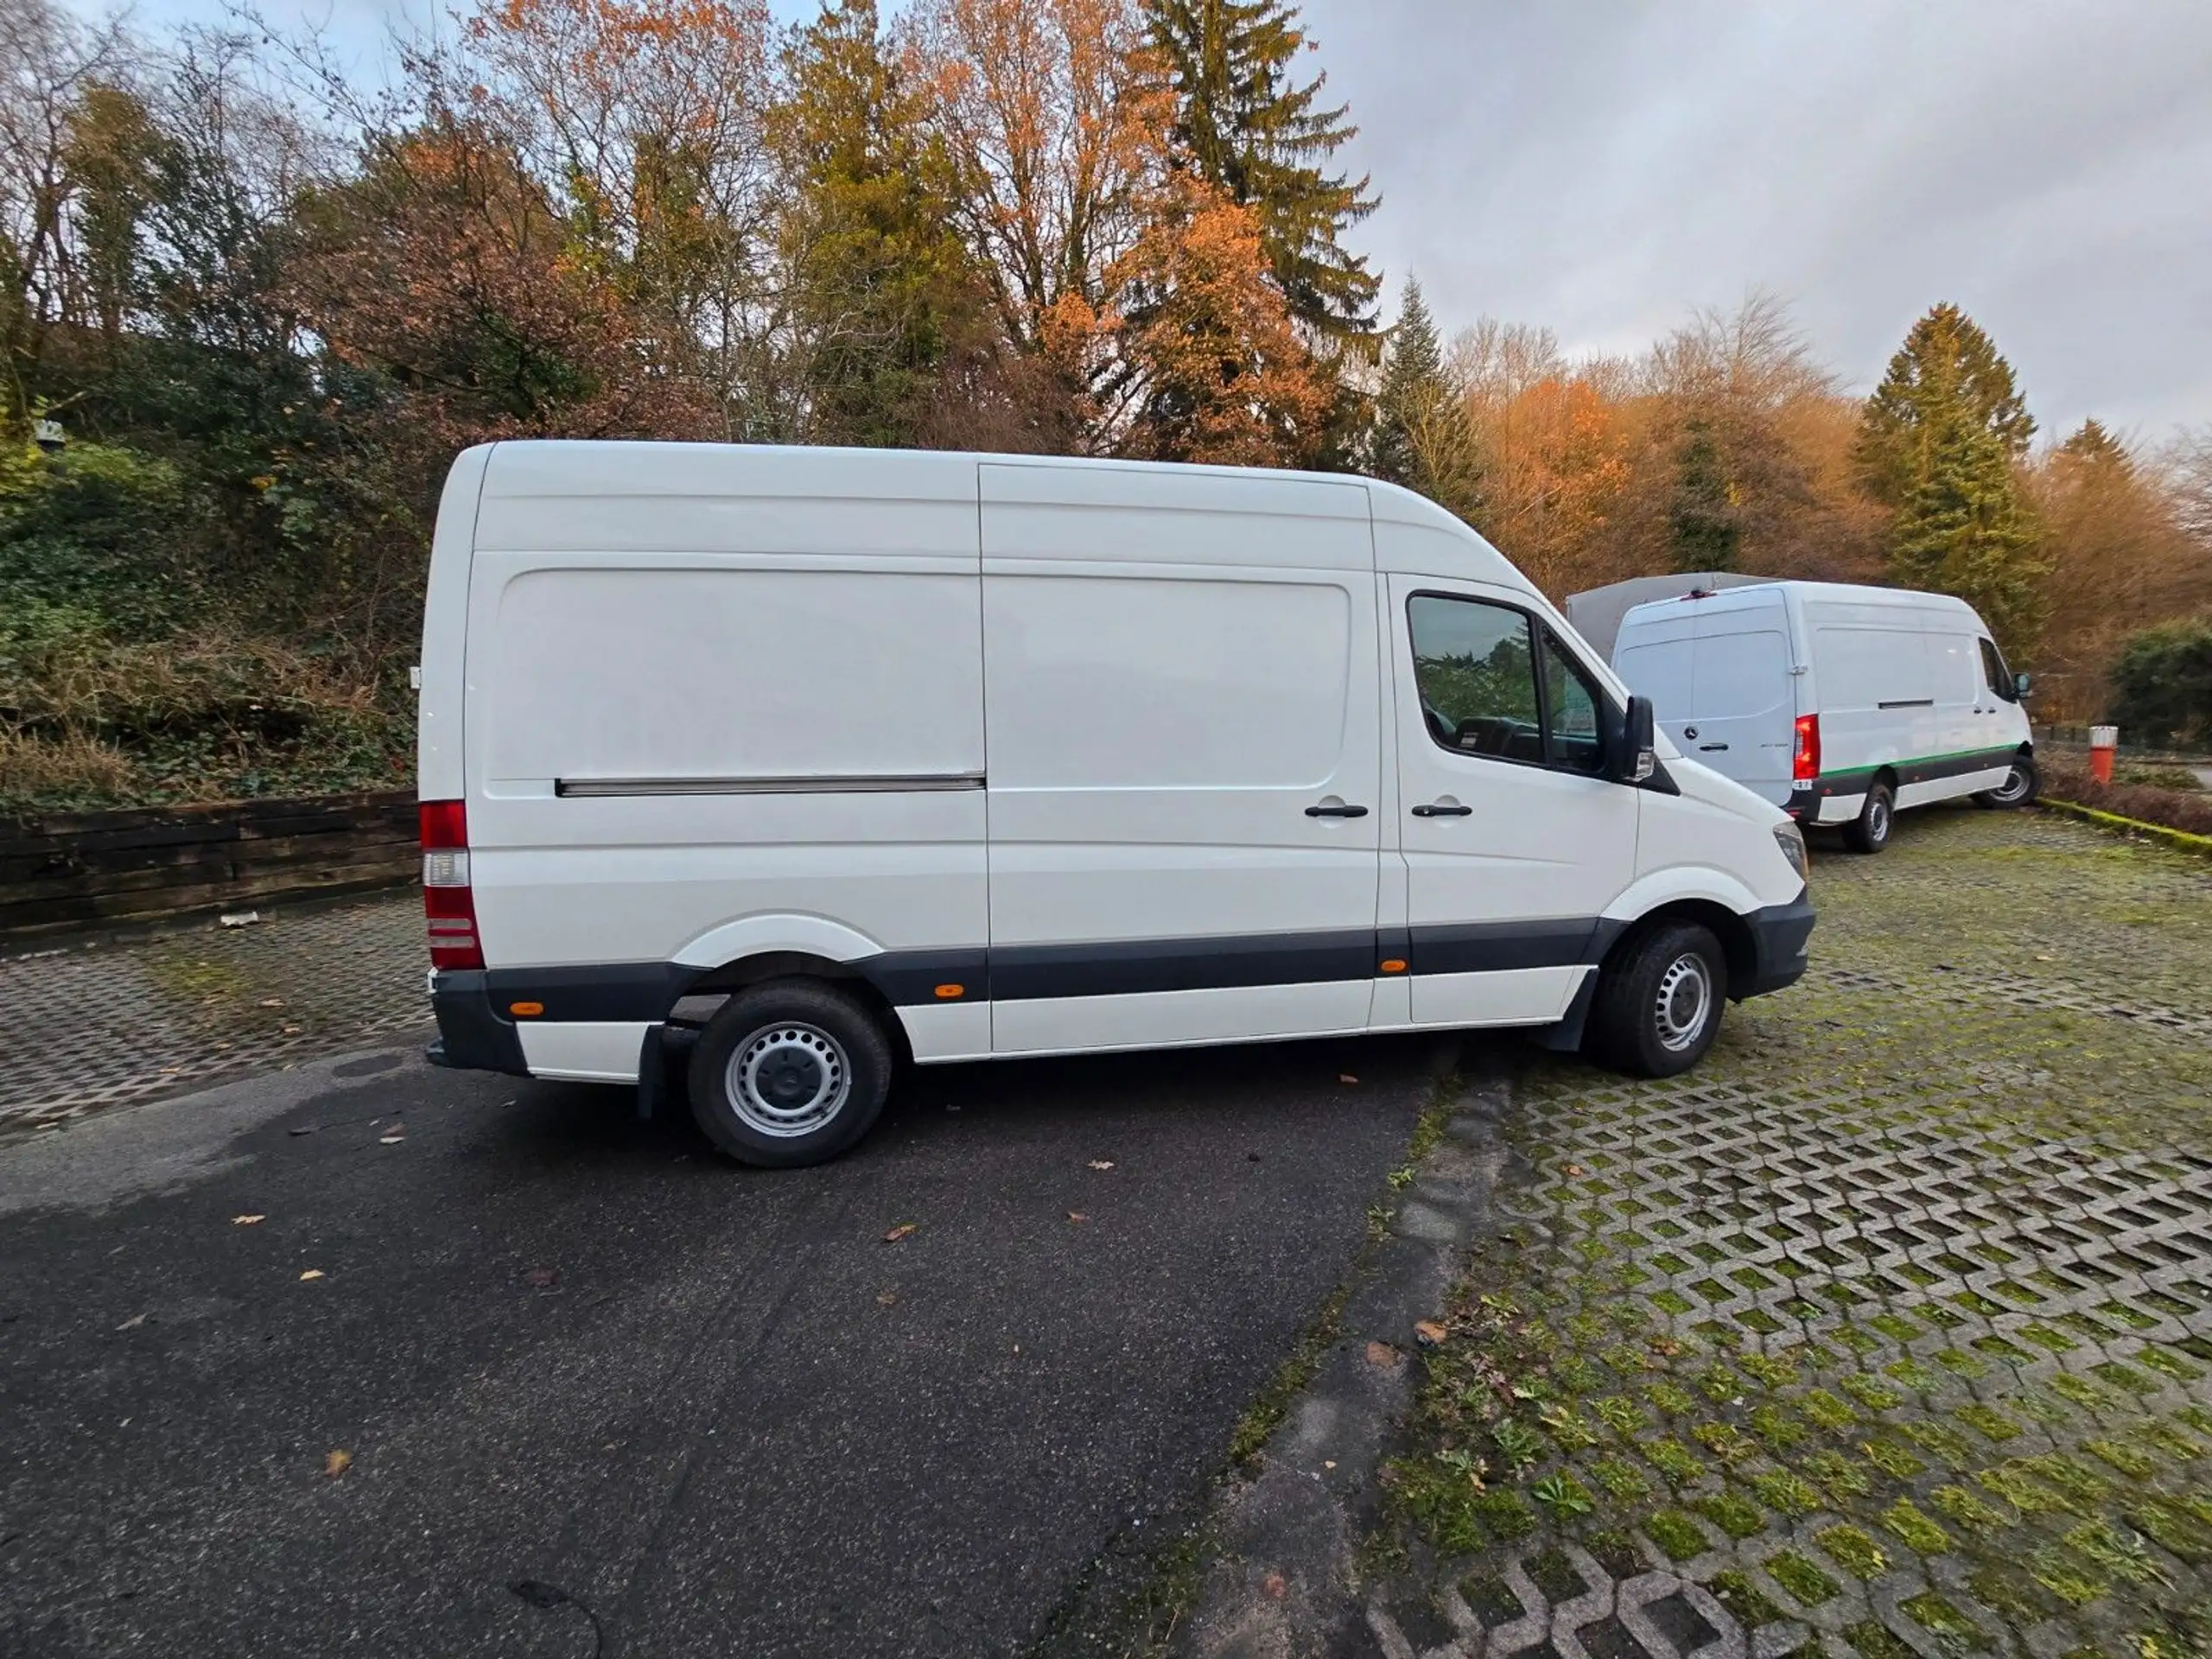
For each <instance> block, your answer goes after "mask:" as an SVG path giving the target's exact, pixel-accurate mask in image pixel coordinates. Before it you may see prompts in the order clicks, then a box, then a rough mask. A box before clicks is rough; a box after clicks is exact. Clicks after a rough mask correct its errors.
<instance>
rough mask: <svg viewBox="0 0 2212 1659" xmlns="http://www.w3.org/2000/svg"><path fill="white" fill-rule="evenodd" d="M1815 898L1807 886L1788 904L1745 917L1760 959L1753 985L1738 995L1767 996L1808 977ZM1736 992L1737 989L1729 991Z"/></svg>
mask: <svg viewBox="0 0 2212 1659" xmlns="http://www.w3.org/2000/svg"><path fill="white" fill-rule="evenodd" d="M1813 920H1814V917H1813V895H1812V893H1811V892H1810V891H1809V890H1808V889H1807V888H1804V887H1800V888H1799V889H1798V890H1797V897H1796V899H1793V900H1791V901H1790V902H1789V904H1786V905H1769V906H1766V907H1765V908H1764V909H1763V910H1755V911H1752V912H1751V913H1750V914H1748V915H1746V916H1745V918H1744V921H1745V924H1746V925H1748V926H1749V927H1750V928H1751V945H1752V948H1753V950H1754V951H1755V952H1756V953H1757V956H1758V967H1757V969H1755V970H1754V971H1753V972H1752V975H1751V983H1750V984H1749V985H1747V986H1745V988H1743V989H1742V990H1741V991H1739V992H1737V993H1736V995H1738V997H1739V998H1740V997H1745V996H1764V995H1766V994H1767V993H1768V992H1769V991H1778V990H1780V989H1782V988H1783V986H1785V985H1795V984H1796V982H1798V981H1799V980H1800V979H1802V978H1803V977H1804V975H1805V963H1806V946H1807V944H1808V942H1809V941H1810V940H1811V938H1812V937H1813ZM1730 989H1731V990H1732V991H1733V990H1735V988H1734V987H1733V986H1731V987H1730Z"/></svg>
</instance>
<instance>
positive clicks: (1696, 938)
mask: <svg viewBox="0 0 2212 1659" xmlns="http://www.w3.org/2000/svg"><path fill="white" fill-rule="evenodd" d="M1727 995H1728V958H1727V957H1726V954H1725V953H1724V952H1723V951H1722V950H1721V949H1720V941H1719V940H1718V939H1716V938H1713V934H1712V932H1711V931H1709V930H1707V929H1706V928H1702V927H1700V926H1699V925H1697V924H1696V923H1694V922H1675V923H1671V924H1669V925H1665V926H1662V927H1658V928H1655V929H1653V930H1652V931H1650V932H1649V933H1646V934H1643V936H1642V937H1640V938H1630V939H1629V940H1628V941H1627V942H1626V943H1625V944H1623V945H1622V946H1621V947H1620V949H1618V950H1616V951H1615V952H1614V953H1613V955H1612V956H1611V957H1609V958H1608V959H1607V960H1606V963H1605V966H1604V967H1602V968H1600V969H1599V970H1598V990H1597V994H1596V995H1595V997H1594V998H1593V999H1592V1002H1591V1005H1590V1023H1589V1026H1588V1027H1587V1033H1588V1034H1587V1036H1586V1039H1585V1040H1584V1043H1583V1047H1584V1049H1585V1051H1586V1052H1587V1053H1588V1054H1589V1056H1590V1058H1592V1059H1594V1060H1596V1061H1598V1062H1599V1064H1600V1065H1609V1066H1611V1067H1612V1068H1613V1069H1614V1070H1615V1071H1626V1072H1628V1073H1629V1074H1630V1076H1633V1077H1674V1076H1675V1075H1676V1074H1677V1073H1679V1072H1682V1071H1688V1070H1689V1069H1690V1067H1692V1066H1694V1065H1696V1064H1697V1063H1698V1062H1699V1061H1700V1059H1702V1058H1705V1051H1706V1050H1707V1049H1708V1048H1711V1047H1712V1046H1713V1039H1714V1038H1715V1037H1716V1036H1718V1035H1719V1031H1720V1010H1721V1007H1722V1005H1723V1004H1724V1003H1725V1002H1726V1000H1727Z"/></svg>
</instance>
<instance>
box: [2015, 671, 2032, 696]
mask: <svg viewBox="0 0 2212 1659" xmlns="http://www.w3.org/2000/svg"><path fill="white" fill-rule="evenodd" d="M2035 685H2036V680H2035V676H2034V675H2032V674H2015V675H2014V676H2013V677H2012V695H2013V696H2016V697H2024V696H2027V695H2028V693H2029V692H2031V691H2032V690H2035Z"/></svg>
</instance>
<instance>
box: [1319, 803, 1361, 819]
mask: <svg viewBox="0 0 2212 1659" xmlns="http://www.w3.org/2000/svg"><path fill="white" fill-rule="evenodd" d="M1366 816H1367V809H1366V808H1365V807H1363V806H1344V805H1342V804H1339V805H1336V806H1309V807H1307V808H1306V817H1309V818H1363V817H1366Z"/></svg>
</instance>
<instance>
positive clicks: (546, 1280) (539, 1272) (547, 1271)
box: [523, 1268, 561, 1290]
mask: <svg viewBox="0 0 2212 1659" xmlns="http://www.w3.org/2000/svg"><path fill="white" fill-rule="evenodd" d="M523 1277H524V1279H526V1280H528V1281H530V1282H531V1284H533V1285H535V1286H537V1287H538V1289H540V1290H550V1289H551V1288H552V1287H554V1286H555V1285H557V1284H559V1283H560V1282H561V1271H560V1269H559V1268H531V1270H530V1271H529V1272H528V1273H525V1274H523Z"/></svg>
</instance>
